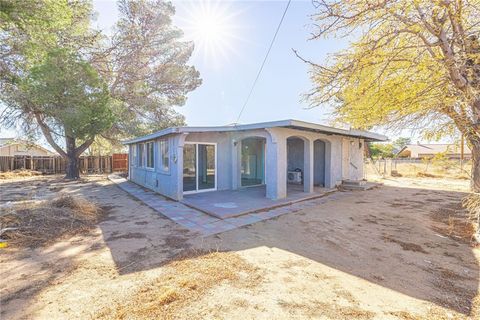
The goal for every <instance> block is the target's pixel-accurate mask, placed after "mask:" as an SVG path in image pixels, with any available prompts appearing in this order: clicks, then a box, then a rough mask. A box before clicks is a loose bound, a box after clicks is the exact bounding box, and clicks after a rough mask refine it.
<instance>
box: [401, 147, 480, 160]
mask: <svg viewBox="0 0 480 320" xmlns="http://www.w3.org/2000/svg"><path fill="white" fill-rule="evenodd" d="M461 152H462V150H461V145H459V144H423V143H417V144H407V145H406V146H405V147H403V148H402V149H401V150H400V151H398V152H397V155H396V156H397V157H399V158H417V159H424V158H427V159H429V158H433V157H434V156H435V155H437V154H439V153H443V154H445V157H447V158H448V159H460V158H461ZM463 158H464V159H471V158H472V151H470V148H468V146H466V145H465V146H464V148H463Z"/></svg>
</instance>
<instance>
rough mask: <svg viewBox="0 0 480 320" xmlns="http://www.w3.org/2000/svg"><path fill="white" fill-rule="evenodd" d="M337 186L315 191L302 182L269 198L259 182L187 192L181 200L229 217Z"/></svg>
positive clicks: (319, 194)
mask: <svg viewBox="0 0 480 320" xmlns="http://www.w3.org/2000/svg"><path fill="white" fill-rule="evenodd" d="M335 190H336V189H335V188H320V187H315V188H314V192H313V193H305V192H303V186H302V185H288V188H287V197H286V198H283V199H279V200H272V199H268V198H266V188H265V186H256V187H248V188H241V189H238V190H222V191H210V192H203V193H195V194H189V195H185V196H184V198H183V200H182V201H181V202H182V203H183V204H185V205H187V206H189V207H191V208H195V209H197V210H200V211H202V212H205V213H207V214H209V215H211V216H213V217H216V218H219V219H228V218H233V217H239V216H242V215H246V214H249V213H254V212H260V211H265V210H268V209H272V208H276V207H279V206H285V205H289V204H293V203H296V202H299V201H305V200H309V199H315V198H319V197H322V196H325V195H326V194H329V193H331V192H334V191H335Z"/></svg>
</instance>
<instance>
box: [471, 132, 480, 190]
mask: <svg viewBox="0 0 480 320" xmlns="http://www.w3.org/2000/svg"><path fill="white" fill-rule="evenodd" d="M471 148H472V183H471V189H472V192H476V193H480V142H475V143H472V144H471Z"/></svg>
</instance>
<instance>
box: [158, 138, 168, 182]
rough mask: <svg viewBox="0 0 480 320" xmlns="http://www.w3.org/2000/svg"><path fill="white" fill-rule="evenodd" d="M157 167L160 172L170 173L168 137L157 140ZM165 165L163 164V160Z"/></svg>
mask: <svg viewBox="0 0 480 320" xmlns="http://www.w3.org/2000/svg"><path fill="white" fill-rule="evenodd" d="M158 154H159V157H158V158H159V160H160V161H159V165H160V166H159V168H160V170H159V171H160V172H162V173H167V174H168V173H170V145H169V139H160V140H158ZM165 160H166V164H167V166H165V162H164V161H165Z"/></svg>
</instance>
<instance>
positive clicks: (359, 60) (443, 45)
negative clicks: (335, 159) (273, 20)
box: [307, 0, 480, 192]
mask: <svg viewBox="0 0 480 320" xmlns="http://www.w3.org/2000/svg"><path fill="white" fill-rule="evenodd" d="M315 3H316V4H317V12H316V13H315V14H314V15H313V19H314V20H315V26H316V27H318V29H317V30H316V32H315V34H314V36H313V38H314V39H317V38H321V37H324V36H329V35H334V36H336V37H342V36H348V35H352V34H355V35H358V39H357V40H356V41H354V42H353V43H352V44H351V46H350V47H349V48H348V49H346V50H344V51H342V52H339V53H337V54H335V55H334V56H333V59H331V60H330V62H331V63H328V64H327V63H326V64H322V65H318V64H315V63H313V62H310V64H311V65H312V70H311V77H312V80H313V82H314V89H313V90H312V92H310V93H309V94H308V97H307V98H308V100H309V101H310V103H311V104H312V105H313V106H318V105H323V104H327V103H328V104H330V105H332V104H333V105H334V114H335V115H336V117H337V118H338V119H339V120H340V121H343V122H348V123H351V124H352V125H353V126H354V127H356V128H364V129H369V128H372V127H373V126H376V125H384V126H388V127H390V128H392V129H404V128H412V129H418V130H420V131H422V132H423V134H424V135H425V136H426V137H427V138H438V137H440V136H444V135H452V134H453V133H454V132H455V130H459V131H460V132H461V133H462V134H463V135H464V136H465V139H466V140H467V142H468V144H469V146H470V148H471V149H472V151H473V166H472V176H473V189H474V190H476V191H477V192H479V191H480V43H479V40H478V36H479V33H480V24H479V23H478V21H479V18H478V17H479V16H480V1H479V0H473V1H465V0H451V1H450V0H449V1H430V0H412V1H405V0H391V1H383V0H374V1H364V0H353V1H315Z"/></svg>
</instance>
